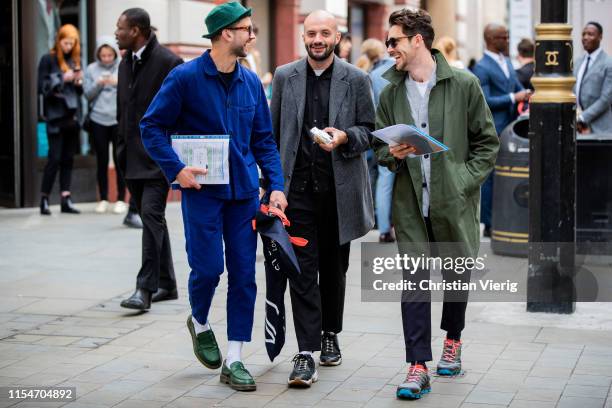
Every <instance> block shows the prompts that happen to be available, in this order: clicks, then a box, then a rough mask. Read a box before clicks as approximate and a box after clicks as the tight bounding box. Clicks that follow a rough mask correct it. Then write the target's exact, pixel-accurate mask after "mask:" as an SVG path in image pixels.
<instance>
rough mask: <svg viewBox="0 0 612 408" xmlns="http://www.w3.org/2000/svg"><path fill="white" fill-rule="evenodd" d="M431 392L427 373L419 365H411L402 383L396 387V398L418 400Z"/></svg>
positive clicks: (425, 369) (424, 368)
mask: <svg viewBox="0 0 612 408" xmlns="http://www.w3.org/2000/svg"><path fill="white" fill-rule="evenodd" d="M430 391H431V385H430V382H429V372H428V371H427V368H426V367H423V366H422V365H420V364H416V365H411V366H410V367H409V368H408V375H407V376H406V379H405V380H404V382H403V383H401V384H400V385H398V387H397V392H396V396H397V398H403V399H411V400H415V399H419V398H421V397H422V396H423V395H425V394H427V393H429V392H430Z"/></svg>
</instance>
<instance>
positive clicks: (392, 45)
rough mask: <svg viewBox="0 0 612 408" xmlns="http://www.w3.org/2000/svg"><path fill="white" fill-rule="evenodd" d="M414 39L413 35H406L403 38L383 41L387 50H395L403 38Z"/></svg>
mask: <svg viewBox="0 0 612 408" xmlns="http://www.w3.org/2000/svg"><path fill="white" fill-rule="evenodd" d="M412 37H414V35H406V36H403V37H391V38H388V39H387V41H385V45H386V46H387V48H395V47H397V43H399V41H400V40H402V39H404V38H408V39H410V38H412Z"/></svg>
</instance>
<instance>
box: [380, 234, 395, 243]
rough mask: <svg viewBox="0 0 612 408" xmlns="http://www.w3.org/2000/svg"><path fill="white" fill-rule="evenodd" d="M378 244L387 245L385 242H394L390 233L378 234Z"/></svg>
mask: <svg viewBox="0 0 612 408" xmlns="http://www.w3.org/2000/svg"><path fill="white" fill-rule="evenodd" d="M378 242H380V243H381V244H382V243H387V242H395V237H394V236H393V234H391V233H390V232H385V233H384V234H380V237H378Z"/></svg>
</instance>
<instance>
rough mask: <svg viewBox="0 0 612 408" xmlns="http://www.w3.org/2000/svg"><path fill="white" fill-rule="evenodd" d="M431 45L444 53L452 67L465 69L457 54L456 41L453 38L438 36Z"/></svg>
mask: <svg viewBox="0 0 612 408" xmlns="http://www.w3.org/2000/svg"><path fill="white" fill-rule="evenodd" d="M433 47H434V48H436V49H437V50H439V51H440V52H441V53H442V55H444V58H445V59H446V62H448V65H450V66H451V67H454V68H459V69H465V65H464V64H463V62H461V60H460V59H459V55H458V53H457V43H456V42H455V40H454V39H452V38H451V37H449V36H443V37H440V38H438V40H437V41H436V42H435V43H434V46H433Z"/></svg>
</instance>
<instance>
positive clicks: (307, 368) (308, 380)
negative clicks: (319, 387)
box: [287, 354, 319, 387]
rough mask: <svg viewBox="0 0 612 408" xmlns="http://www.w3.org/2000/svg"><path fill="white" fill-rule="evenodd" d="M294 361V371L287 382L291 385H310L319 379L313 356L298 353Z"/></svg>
mask: <svg viewBox="0 0 612 408" xmlns="http://www.w3.org/2000/svg"><path fill="white" fill-rule="evenodd" d="M293 363H294V365H293V371H292V372H291V375H290V376H289V380H288V382H287V384H288V385H289V386H290V387H310V386H311V385H312V383H313V382H316V381H317V380H318V379H319V373H317V369H316V367H315V362H314V359H313V358H312V356H310V355H305V354H296V355H295V357H293Z"/></svg>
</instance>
